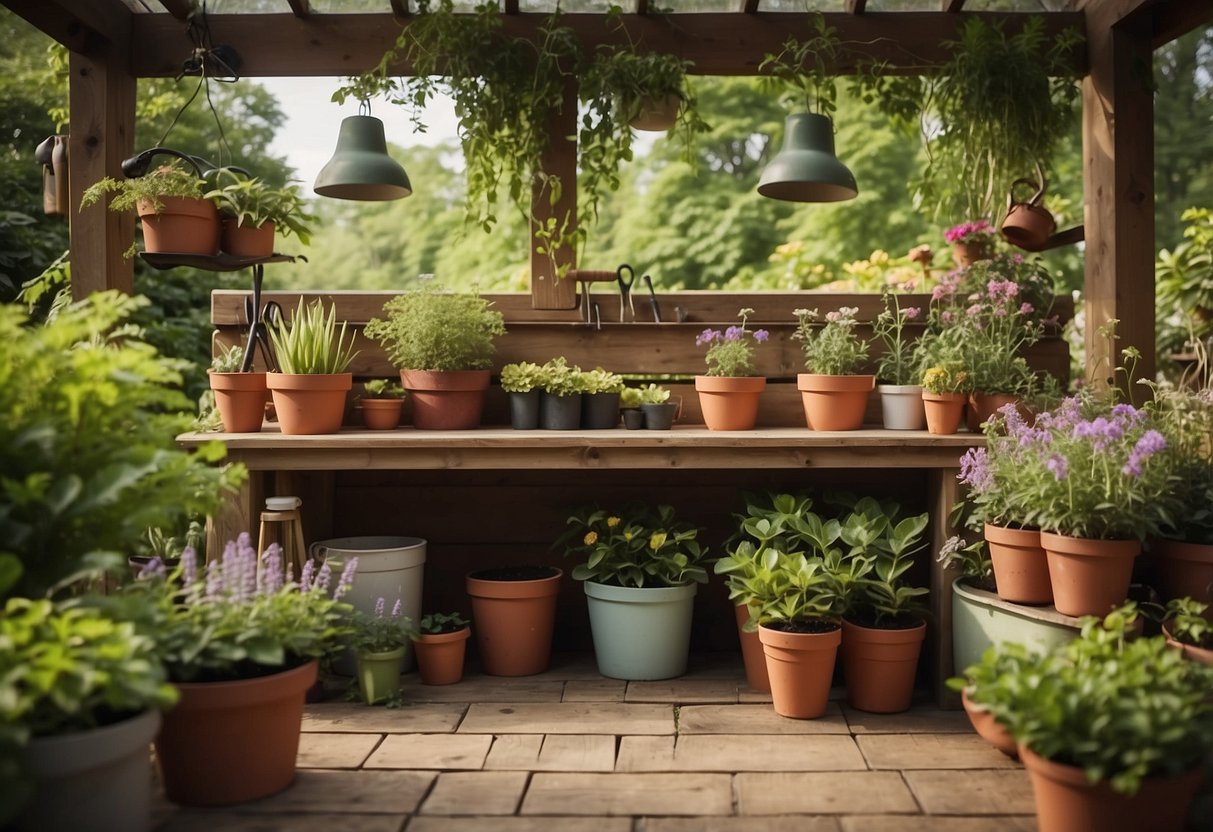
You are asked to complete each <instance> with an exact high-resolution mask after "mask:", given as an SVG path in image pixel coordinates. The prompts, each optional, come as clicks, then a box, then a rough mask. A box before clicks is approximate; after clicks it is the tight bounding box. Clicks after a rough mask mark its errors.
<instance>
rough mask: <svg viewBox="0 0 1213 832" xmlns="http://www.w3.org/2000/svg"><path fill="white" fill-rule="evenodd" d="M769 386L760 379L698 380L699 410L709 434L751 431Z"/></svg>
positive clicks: (705, 378) (701, 378)
mask: <svg viewBox="0 0 1213 832" xmlns="http://www.w3.org/2000/svg"><path fill="white" fill-rule="evenodd" d="M766 386H767V380H766V379H765V378H762V377H761V376H695V389H696V390H697V391H699V408H700V410H702V411H703V421H704V423H706V424H707V426H708V430H752V429H753V428H754V425H755V424H756V423H757V422H758V400H759V397H760V396H761V395H762V391H763V390H765V389H766Z"/></svg>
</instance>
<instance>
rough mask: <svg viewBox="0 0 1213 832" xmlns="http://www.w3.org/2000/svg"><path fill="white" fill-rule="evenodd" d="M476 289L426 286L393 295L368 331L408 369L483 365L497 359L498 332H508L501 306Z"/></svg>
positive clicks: (454, 368) (395, 360) (471, 367)
mask: <svg viewBox="0 0 1213 832" xmlns="http://www.w3.org/2000/svg"><path fill="white" fill-rule="evenodd" d="M492 306H493V304H492V302H491V301H489V300H486V299H485V298H482V297H481V296H480V295H478V294H476V293H475V292H470V291H469V292H444V291H442V289H441V287H437V286H425V287H422V288H418V289H413V290H411V291H409V292H406V293H405V294H403V295H400V296H398V297H394V298H392V299H391V300H390V301H388V302H387V303H386V304H384V306H383V311H384V312H386V313H387V318H386V319H379V318H376V319H374V320H372V321H370V322H369V323H368V324H367V325H366V329H365V330H364V332H365V333H366V335H367V337H368V338H374V339H375V340H376V341H378V342H379V343H380V345H382V346H383V348H384V349H385V350H386V351H387V354H388V358H389V359H391V361H392V363H393V364H395V365H396V366H397V367H400V368H401V369H406V370H436V371H445V370H483V369H488V368H489V367H491V366H492V363H493V353H494V351H495V350H496V347H495V346H494V344H493V338H494V337H495V336H498V335H504V334H505V324H504V323H503V322H502V320H503V319H502V315H501V313H500V312H498V311H497V310H495V309H493V308H492Z"/></svg>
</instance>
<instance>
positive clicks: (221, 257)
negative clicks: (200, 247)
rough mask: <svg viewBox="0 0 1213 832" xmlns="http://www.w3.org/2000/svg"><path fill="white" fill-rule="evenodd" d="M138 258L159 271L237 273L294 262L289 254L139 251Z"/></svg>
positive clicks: (292, 256)
mask: <svg viewBox="0 0 1213 832" xmlns="http://www.w3.org/2000/svg"><path fill="white" fill-rule="evenodd" d="M139 256H140V257H142V258H143V261H144V262H145V263H147V264H148V265H149V266H151V267H152V268H153V269H158V270H160V271H164V270H166V269H175V268H178V267H180V266H188V267H189V268H191V269H202V270H204V271H208V272H238V271H240V270H241V269H247V268H250V267H252V266H259V265H262V264H263V263H294V262H295V257H294V255H291V254H271V255H270V256H269V257H236V256H234V255H231V254H227V253H224V252H220V253H219V254H216V255H213V256H208V255H205V254H173V253H171V252H164V251H141V252H139Z"/></svg>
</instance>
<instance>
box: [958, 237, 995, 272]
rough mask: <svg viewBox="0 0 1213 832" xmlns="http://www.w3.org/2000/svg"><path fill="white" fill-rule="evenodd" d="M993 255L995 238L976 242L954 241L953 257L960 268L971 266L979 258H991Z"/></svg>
mask: <svg viewBox="0 0 1213 832" xmlns="http://www.w3.org/2000/svg"><path fill="white" fill-rule="evenodd" d="M993 256H994V241H993V240H982V241H981V242H976V243H952V259H953V260H954V261H955V262H956V265H957V266H959V267H960V268H966V267H968V266H971V265H973V264H974V263H976V262H977V261H979V260H989V259H990V258H991V257H993Z"/></svg>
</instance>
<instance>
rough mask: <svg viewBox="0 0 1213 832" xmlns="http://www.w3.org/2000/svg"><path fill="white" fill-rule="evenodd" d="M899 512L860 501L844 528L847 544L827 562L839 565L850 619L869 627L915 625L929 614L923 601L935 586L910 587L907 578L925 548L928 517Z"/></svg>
mask: <svg viewBox="0 0 1213 832" xmlns="http://www.w3.org/2000/svg"><path fill="white" fill-rule="evenodd" d="M899 511H900V507H897V508H895V509H894V510H892V511H887V510H886V509H885V508H884V507H882V506H881V505H880V504H879V503H878V502H876V500H874V499H871V498H864V499H861V500H860V501H859V502H858V503H856V505H855V508H854V510H853V511H852V512H851V514H850V515H848V516H847V517H846V518H845V520H844V521H843V522H842V523H841V525H840V528H839V535H838V537H839V540H840V541H841V542H842V543H844V544H845V545H846V546H847V547H848V548H847V549H846V550H845V551H844V552H843V553H842V555H841V556H840V557H838V558H834V559H828V560H827V563H829V562H830V560H833V561H834V562H835V563H836V564H837V567H836V568H837V569H838V571H839V574H840V581H841V585H842V589H841V592H842V594H843V597H844V599H845V603H846V615H847V618H848V619H850V620H854V621H855V622H856V623H859V624H862V625H864V626H870V627H881V628H886V627H894V628H895V627H901V626H913V625H915V624H917V623H918V622H919V621H920V620H921V618H922V616H923V615H924V614H925V613H926V607H925V605H924V604H923V603H922V601H921V600H920V599H922V598H923V597H924V596H925V595H927V594H928V593H929V591H930V590H928V589H926V588H923V587H911V586H906V584H905V582H904V580H903V578H904V576H905V573H906V572H907V571H908V570H909V569H910V567H911V566H913V565H914V560H913V556H914V554H915V553H917V552H919V551H921V550H922V549H924V548H926V545H927V544H926V541H925V540H924V539H923V536H922V534H923V531H924V530H925V529H926V527H927V519H928V516H927V515H926V514H925V513H924V514H919V515H916V516H912V517H905V518H902V519H901V520H895V518H896V516H897V513H898V512H899Z"/></svg>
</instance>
